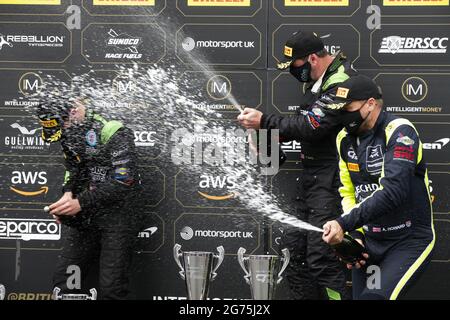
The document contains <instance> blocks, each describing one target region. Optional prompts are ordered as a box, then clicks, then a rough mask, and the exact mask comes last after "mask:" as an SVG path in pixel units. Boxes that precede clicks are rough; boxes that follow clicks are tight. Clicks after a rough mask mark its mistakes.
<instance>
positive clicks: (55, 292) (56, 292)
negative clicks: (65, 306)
mask: <svg viewBox="0 0 450 320" xmlns="http://www.w3.org/2000/svg"><path fill="white" fill-rule="evenodd" d="M60 292H61V289H60V288H58V287H55V288H54V289H53V300H61V298H62V296H60V295H59V293H60Z"/></svg>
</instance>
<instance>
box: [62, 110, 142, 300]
mask: <svg viewBox="0 0 450 320" xmlns="http://www.w3.org/2000/svg"><path fill="white" fill-rule="evenodd" d="M61 145H62V149H63V152H64V157H65V165H66V169H67V171H66V178H65V184H64V187H63V191H64V192H72V193H73V196H74V197H76V198H77V199H78V200H79V203H80V206H81V209H82V211H81V212H79V213H78V214H77V215H76V216H74V217H65V218H64V219H63V223H64V224H66V225H67V226H68V228H67V229H66V231H67V232H66V239H65V243H64V248H63V250H62V253H61V256H60V258H59V261H58V265H57V268H56V272H55V275H54V286H56V287H60V288H61V289H62V291H63V293H66V292H72V290H69V289H73V288H67V284H66V280H67V277H68V275H67V274H66V272H67V268H68V266H70V265H77V266H79V267H80V269H81V276H82V278H83V279H84V278H85V277H86V275H87V273H88V269H89V267H90V266H91V265H92V264H93V261H96V259H99V284H98V285H99V287H98V288H97V289H99V297H100V299H124V298H126V297H127V294H128V271H129V266H130V259H131V254H132V245H133V243H134V241H135V238H136V237H137V232H138V230H137V219H138V214H139V212H138V211H139V207H140V206H139V203H140V202H141V201H142V199H140V197H141V198H142V196H141V194H142V187H141V182H140V174H139V169H138V163H137V154H136V151H135V145H134V135H133V132H132V131H131V130H130V129H128V128H126V127H124V126H123V125H122V123H120V122H118V121H106V120H105V119H103V118H102V117H101V116H99V115H97V114H94V113H88V115H87V119H86V121H84V122H83V124H81V125H77V126H75V128H70V129H67V130H66V131H65V132H64V133H63V138H62V140H61Z"/></svg>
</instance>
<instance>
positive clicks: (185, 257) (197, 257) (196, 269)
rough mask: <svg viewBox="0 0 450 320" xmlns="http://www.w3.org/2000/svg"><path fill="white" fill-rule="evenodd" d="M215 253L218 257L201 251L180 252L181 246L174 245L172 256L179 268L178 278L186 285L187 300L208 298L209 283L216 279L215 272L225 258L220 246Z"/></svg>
mask: <svg viewBox="0 0 450 320" xmlns="http://www.w3.org/2000/svg"><path fill="white" fill-rule="evenodd" d="M217 251H218V252H219V254H218V255H216V254H214V253H212V252H203V251H186V252H181V245H179V244H175V246H174V247H173V256H174V258H175V262H176V263H177V265H178V267H179V268H180V272H179V273H180V276H181V278H182V279H183V280H184V281H185V283H186V290H187V296H188V300H206V298H207V297H208V292H209V285H210V282H211V281H214V279H215V278H216V276H217V273H216V271H217V269H218V268H219V267H220V265H221V264H222V262H223V258H224V256H225V250H224V248H223V247H222V246H220V247H217ZM180 258H182V259H181V260H180ZM214 260H216V262H215V266H213V265H214Z"/></svg>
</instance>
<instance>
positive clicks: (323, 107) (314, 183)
mask: <svg viewBox="0 0 450 320" xmlns="http://www.w3.org/2000/svg"><path fill="white" fill-rule="evenodd" d="M354 74H356V72H355V71H354V70H353V68H352V66H351V63H350V62H349V61H347V60H346V58H345V57H344V55H342V54H337V55H336V57H335V59H334V60H333V62H332V63H331V64H330V66H329V67H328V69H327V70H326V71H325V73H324V75H323V77H322V79H321V80H319V81H321V84H320V86H319V90H318V91H317V92H316V93H313V92H312V89H313V86H314V85H316V86H317V82H316V83H310V84H308V85H307V87H306V91H305V96H304V100H303V101H302V103H301V105H300V109H299V110H298V111H297V114H296V115H294V116H291V117H285V116H278V115H273V114H270V115H268V114H264V115H263V116H262V119H261V128H262V129H279V134H280V140H281V141H291V140H297V141H300V142H301V161H302V165H303V170H302V173H301V176H300V177H299V179H298V181H299V184H298V189H299V190H298V192H297V194H298V196H297V201H296V205H297V208H296V215H297V217H298V218H300V219H302V220H304V221H308V222H309V223H311V224H313V225H315V226H319V227H321V226H323V224H325V223H326V222H327V221H329V220H334V219H336V217H338V216H339V215H340V214H341V212H342V211H341V207H340V197H339V193H338V187H339V169H338V156H337V151H336V136H337V134H338V132H339V131H340V130H341V129H342V127H343V126H342V125H341V119H340V116H341V113H340V111H339V110H334V109H333V105H334V104H335V100H334V97H335V96H334V95H333V93H334V91H335V90H334V89H335V88H336V86H338V85H339V84H340V83H342V82H344V81H345V80H347V79H348V78H349V77H350V76H352V75H354ZM282 239H283V241H282V244H281V246H282V247H287V248H288V249H289V250H290V252H291V263H290V264H289V267H288V269H287V270H286V276H287V279H288V281H289V285H290V288H291V294H292V297H293V298H294V299H341V298H344V297H346V296H348V295H347V294H346V279H345V272H344V269H343V266H342V264H341V263H340V262H339V261H338V260H337V258H336V256H335V255H334V253H333V252H332V250H331V249H330V248H329V246H328V245H327V244H325V243H324V242H323V241H322V239H321V235H320V234H319V233H317V232H308V233H307V232H304V231H303V230H299V229H287V230H286V231H285V232H284V235H283V238H282ZM281 249H282V248H281Z"/></svg>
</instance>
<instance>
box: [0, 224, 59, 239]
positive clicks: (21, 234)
mask: <svg viewBox="0 0 450 320" xmlns="http://www.w3.org/2000/svg"><path fill="white" fill-rule="evenodd" d="M0 239H3V240H6V239H7V240H16V239H21V240H24V241H29V240H59V239H61V227H60V225H58V224H57V223H56V222H55V220H53V219H8V218H6V219H5V218H0Z"/></svg>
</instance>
